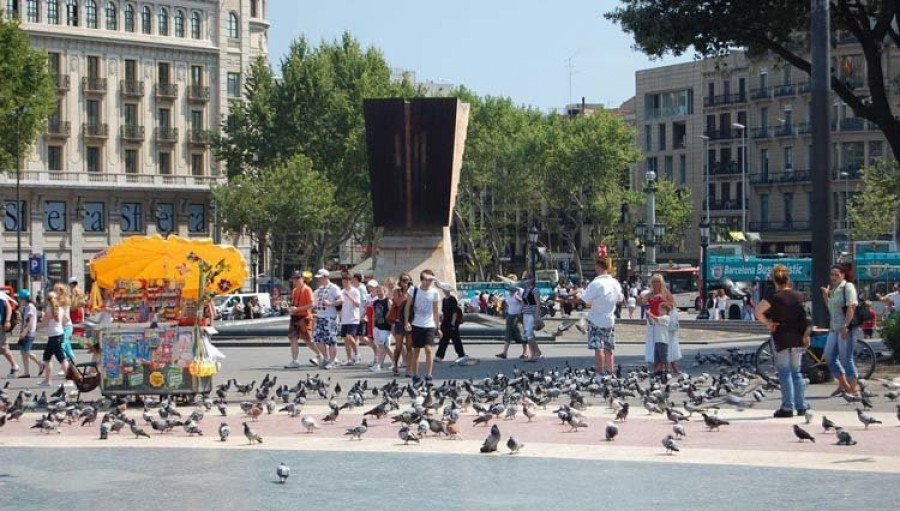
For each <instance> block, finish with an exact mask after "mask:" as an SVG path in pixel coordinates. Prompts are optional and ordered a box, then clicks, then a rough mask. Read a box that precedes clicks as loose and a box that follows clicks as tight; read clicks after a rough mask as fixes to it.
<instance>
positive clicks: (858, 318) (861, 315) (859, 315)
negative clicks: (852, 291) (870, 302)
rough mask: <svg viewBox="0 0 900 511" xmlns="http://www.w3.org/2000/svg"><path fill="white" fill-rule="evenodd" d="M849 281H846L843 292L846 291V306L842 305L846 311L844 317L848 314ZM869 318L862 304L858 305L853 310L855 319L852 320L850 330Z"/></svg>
mask: <svg viewBox="0 0 900 511" xmlns="http://www.w3.org/2000/svg"><path fill="white" fill-rule="evenodd" d="M848 284H849V282H845V283H844V287H843V293H844V306H843V307H841V309H843V311H844V317H846V316H847V285H848ZM867 319H868V313H867V312H866V311H865V310H863V307H862V305H861V304H857V305H856V309H854V311H853V319H852V320H850V328H849V330H853V329H854V328H859V327H860V326H861V325H862V324H863V323H865V322H866V320H867Z"/></svg>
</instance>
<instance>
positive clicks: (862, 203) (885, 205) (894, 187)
mask: <svg viewBox="0 0 900 511" xmlns="http://www.w3.org/2000/svg"><path fill="white" fill-rule="evenodd" d="M862 184H863V185H862V188H861V190H860V191H859V193H857V194H856V195H855V196H854V197H853V199H852V200H851V201H850V227H851V231H852V232H853V236H854V237H855V238H856V239H859V240H874V239H878V238H879V237H881V236H885V235H892V234H894V232H895V230H896V229H897V224H896V222H897V214H898V212H900V208H898V205H897V197H900V166H898V164H897V163H896V162H883V163H879V164H877V165H874V166H871V167H866V168H864V169H863V173H862Z"/></svg>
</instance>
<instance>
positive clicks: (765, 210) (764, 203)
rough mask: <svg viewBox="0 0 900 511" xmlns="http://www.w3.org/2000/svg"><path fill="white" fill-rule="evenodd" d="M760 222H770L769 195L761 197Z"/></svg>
mask: <svg viewBox="0 0 900 511" xmlns="http://www.w3.org/2000/svg"><path fill="white" fill-rule="evenodd" d="M759 220H760V221H761V222H768V221H769V194H768V193H761V194H760V195H759Z"/></svg>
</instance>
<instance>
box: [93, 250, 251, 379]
mask: <svg viewBox="0 0 900 511" xmlns="http://www.w3.org/2000/svg"><path fill="white" fill-rule="evenodd" d="M91 275H92V277H93V278H94V287H93V288H92V290H91V300H90V301H91V304H90V305H91V309H92V312H93V315H92V317H93V318H95V319H101V318H103V319H102V320H100V321H98V322H97V323H96V326H94V327H93V328H92V329H91V330H90V331H91V335H90V340H91V343H92V344H93V346H92V348H93V350H92V351H93V352H94V353H95V355H94V356H95V359H96V362H97V365H98V368H99V372H100V375H101V382H100V388H101V393H102V394H103V395H104V396H123V395H136V396H144V395H170V396H185V397H191V396H194V395H196V394H204V393H208V392H210V391H211V390H212V376H213V375H214V374H216V372H217V371H218V361H219V360H220V359H221V358H224V357H222V356H221V354H220V353H219V352H218V350H216V349H215V348H214V347H213V346H212V344H211V343H210V342H209V333H210V328H209V320H208V316H207V315H205V314H204V311H205V310H207V308H208V305H209V303H210V301H211V300H212V298H213V297H214V296H216V295H218V294H226V293H229V292H232V291H235V290H237V289H238V288H240V285H241V283H242V282H243V281H244V279H245V278H246V269H245V264H244V259H243V256H242V255H241V253H240V252H238V251H237V249H235V248H234V247H224V246H219V245H214V244H213V243H212V242H210V241H192V240H185V239H182V238H178V237H176V236H169V237H168V238H165V239H164V238H161V237H159V236H155V237H132V238H128V239H127V240H126V241H124V242H122V243H120V244H119V245H116V246H114V247H112V248H110V249H109V250H107V251H105V252H104V253H101V254H99V255H98V256H97V257H95V258H94V259H93V260H92V261H91Z"/></svg>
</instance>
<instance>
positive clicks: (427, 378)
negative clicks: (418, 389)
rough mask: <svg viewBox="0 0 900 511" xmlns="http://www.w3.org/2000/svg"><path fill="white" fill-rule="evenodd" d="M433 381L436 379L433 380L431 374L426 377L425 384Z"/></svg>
mask: <svg viewBox="0 0 900 511" xmlns="http://www.w3.org/2000/svg"><path fill="white" fill-rule="evenodd" d="M432 380H434V378H432V377H431V375H430V374H429V375H428V376H426V377H425V383H431V382H432Z"/></svg>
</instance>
